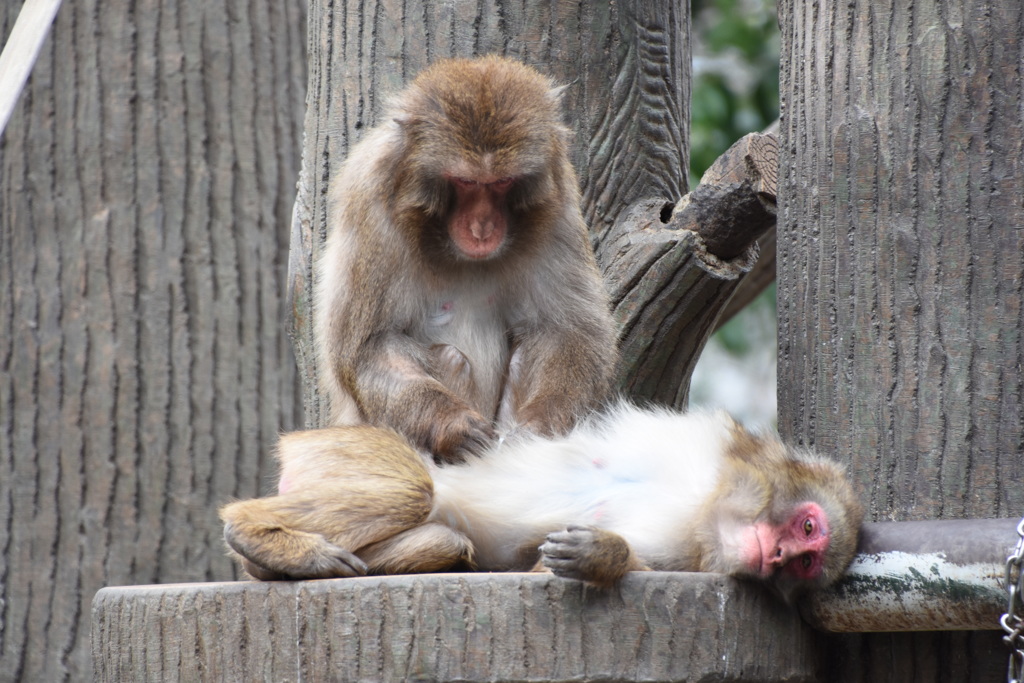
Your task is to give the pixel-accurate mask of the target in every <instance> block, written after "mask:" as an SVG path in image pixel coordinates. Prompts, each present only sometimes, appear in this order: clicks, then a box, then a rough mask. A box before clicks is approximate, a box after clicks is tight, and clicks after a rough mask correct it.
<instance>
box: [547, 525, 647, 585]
mask: <svg viewBox="0 0 1024 683" xmlns="http://www.w3.org/2000/svg"><path fill="white" fill-rule="evenodd" d="M540 554H541V557H540V564H541V565H542V566H543V567H544V568H546V569H550V570H551V571H552V572H554V573H555V575H557V576H561V577H564V578H567V579H579V580H580V581H586V582H587V583H592V584H594V585H596V586H600V587H602V588H607V587H609V586H612V585H613V584H615V583H616V582H617V581H619V580H620V579H621V578H622V577H623V576H625V575H626V572H632V571H649V570H650V568H649V567H648V566H647V565H645V564H644V563H643V562H642V561H641V560H640V558H639V557H637V556H636V553H635V552H633V549H632V548H630V547H629V544H628V543H627V542H626V539H624V538H623V537H622V536H619V535H618V534H616V533H613V532H611V531H607V530H605V529H599V528H597V527H593V526H570V527H569V528H567V529H565V530H564V531H556V532H554V533H551V534H548V536H547V540H546V541H545V542H544V544H543V545H541V547H540Z"/></svg>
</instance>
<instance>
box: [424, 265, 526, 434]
mask: <svg viewBox="0 0 1024 683" xmlns="http://www.w3.org/2000/svg"><path fill="white" fill-rule="evenodd" d="M496 299H497V294H496V293H495V292H494V290H493V288H482V287H479V286H475V283H471V284H469V285H467V286H465V287H460V288H458V289H455V290H451V291H447V292H444V293H442V294H440V295H437V296H435V297H433V298H432V299H431V300H430V301H429V302H428V303H427V304H426V305H427V308H428V312H427V315H426V316H425V320H424V323H423V325H422V328H421V329H420V330H419V331H418V336H419V337H420V338H421V339H422V341H423V342H424V343H425V344H426V345H428V346H431V345H434V344H446V345H449V346H453V347H455V348H456V349H458V350H459V351H460V352H461V353H462V354H463V355H464V356H466V358H467V359H468V360H469V363H470V367H471V372H472V381H473V385H474V387H475V391H474V392H473V394H472V395H470V396H464V397H463V398H464V399H466V400H467V402H469V403H470V405H472V406H473V408H475V409H476V410H477V411H478V412H479V413H480V414H481V415H484V416H486V417H490V418H493V417H494V416H495V414H496V413H497V408H498V400H499V398H500V395H501V388H502V382H503V381H504V377H505V369H506V368H507V366H508V358H509V349H508V343H509V342H508V331H507V329H506V328H507V325H506V323H505V321H504V320H503V319H502V317H501V316H500V315H499V308H500V307H499V306H498V305H497V301H496Z"/></svg>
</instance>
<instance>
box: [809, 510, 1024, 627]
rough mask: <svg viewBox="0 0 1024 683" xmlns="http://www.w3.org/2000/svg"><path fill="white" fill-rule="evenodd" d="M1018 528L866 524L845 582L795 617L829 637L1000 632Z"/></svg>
mask: <svg viewBox="0 0 1024 683" xmlns="http://www.w3.org/2000/svg"><path fill="white" fill-rule="evenodd" d="M1019 521H1020V519H1019V518H1013V519H965V520H934V521H926V522H875V523H867V524H865V525H864V526H863V528H862V530H861V538H860V544H859V545H858V548H857V556H856V557H855V558H854V560H853V564H851V565H850V569H849V570H848V572H847V574H846V576H845V577H844V578H843V579H842V580H840V581H839V583H837V584H836V585H835V586H833V587H832V588H830V589H829V590H827V591H822V592H821V593H819V594H817V595H815V596H812V597H811V598H809V599H808V600H806V601H805V602H804V604H803V605H802V606H801V610H800V611H801V613H802V614H803V616H804V618H805V619H806V620H807V621H808V622H810V623H811V624H812V625H813V626H815V627H817V628H819V629H821V630H823V631H833V632H870V631H971V630H989V629H998V628H999V618H1000V616H1001V615H1002V614H1003V613H1004V612H1005V611H1006V601H1007V588H1006V577H1005V570H1006V558H1007V557H1009V555H1010V553H1011V552H1012V551H1013V549H1014V547H1015V546H1016V543H1017V538H1018V537H1017V532H1016V528H1017V524H1018V523H1019Z"/></svg>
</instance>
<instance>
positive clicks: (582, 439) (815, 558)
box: [221, 403, 863, 602]
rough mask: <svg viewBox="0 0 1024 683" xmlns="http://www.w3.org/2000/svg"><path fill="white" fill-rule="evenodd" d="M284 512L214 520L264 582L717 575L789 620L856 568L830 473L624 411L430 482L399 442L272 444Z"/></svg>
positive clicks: (841, 493)
mask: <svg viewBox="0 0 1024 683" xmlns="http://www.w3.org/2000/svg"><path fill="white" fill-rule="evenodd" d="M278 457H279V460H280V463H281V480H280V487H279V494H278V495H276V496H272V497H268V498H261V499H254V500H248V501H240V502H235V503H231V504H229V505H226V506H225V507H224V508H223V509H222V510H221V518H222V519H223V520H224V523H225V527H224V536H225V539H226V540H227V543H228V545H229V546H230V548H231V549H232V550H233V551H234V552H236V553H237V554H238V555H240V556H241V561H242V565H243V567H244V568H245V569H246V571H248V572H249V573H250V574H251V575H253V576H254V577H256V578H261V579H275V578H295V579H308V578H327V577H345V576H358V575H363V574H367V573H374V574H393V573H407V572H430V571H439V570H444V569H449V568H452V567H456V566H466V565H468V566H473V567H476V568H478V569H482V570H528V569H531V568H534V567H536V566H538V561H539V565H540V566H541V567H543V568H546V569H547V570H550V571H552V572H554V573H555V574H557V575H559V576H563V577H568V578H574V579H581V580H583V581H587V582H589V583H592V584H595V585H598V586H608V585H611V584H613V583H614V582H616V581H617V580H619V579H620V578H621V577H622V576H623V575H624V574H625V573H626V572H628V571H632V570H646V569H656V570H671V571H708V572H723V573H727V574H731V575H733V576H737V577H748V578H753V579H758V580H762V581H764V582H766V583H768V584H769V585H770V586H771V587H772V588H773V589H774V590H775V591H776V592H777V593H778V594H779V595H781V596H782V597H783V599H785V600H786V601H788V602H791V601H792V599H793V597H794V596H795V595H797V594H798V593H800V592H802V591H803V590H805V589H817V588H820V587H823V586H825V585H828V584H830V583H832V582H833V581H835V580H836V579H837V578H839V576H840V575H841V574H842V572H843V571H844V570H845V569H846V567H847V565H848V564H849V563H850V561H851V559H852V558H853V555H854V552H855V549H856V546H857V535H858V531H859V527H860V523H861V519H862V514H863V513H862V510H861V506H860V505H859V503H858V502H857V500H856V498H855V496H854V494H853V491H852V489H851V487H850V485H849V483H848V481H847V480H846V478H845V476H844V473H843V470H842V468H841V467H840V466H839V465H838V464H836V463H835V462H832V461H830V460H828V459H825V458H822V457H820V456H817V455H814V454H813V453H811V452H809V451H807V450H803V449H795V448H790V447H788V446H786V445H784V444H783V443H782V442H781V441H779V440H778V439H777V438H775V437H772V436H762V435H754V434H752V433H750V432H749V431H747V430H746V429H744V428H743V427H742V426H740V425H739V424H738V423H736V422H735V421H734V420H733V419H732V418H730V417H729V416H728V415H727V414H725V413H723V412H717V413H703V412H695V413H678V412H674V411H670V410H665V409H639V408H637V407H634V406H632V405H629V404H626V403H621V404H619V405H617V406H615V407H613V408H612V409H610V410H609V411H607V412H606V413H604V414H601V415H596V416H593V417H591V418H590V419H588V420H586V421H584V422H583V423H582V424H580V425H578V426H577V427H576V428H575V429H574V430H573V431H572V432H570V433H569V434H568V435H566V436H564V437H542V436H538V435H532V434H528V433H523V434H517V435H514V436H513V437H511V438H509V439H507V440H505V441H504V442H501V443H498V444H496V445H494V446H492V447H491V449H490V450H489V451H487V452H485V453H484V454H483V455H482V456H481V457H479V458H471V459H470V460H469V461H468V462H465V463H463V464H460V465H452V466H446V467H437V466H436V465H434V464H433V461H432V460H431V458H430V457H429V456H427V455H426V454H425V453H424V454H421V453H419V452H417V451H416V450H414V449H413V448H412V447H411V446H410V445H409V443H408V442H407V441H406V440H405V439H404V438H402V437H400V436H399V435H397V434H396V433H394V432H390V431H386V430H382V429H378V428H374V427H369V426H358V427H334V428H327V429H319V430H311V431H305V432H295V433H292V434H287V435H285V436H284V437H283V438H282V439H281V443H280V447H279V450H278Z"/></svg>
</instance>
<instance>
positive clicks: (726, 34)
mask: <svg viewBox="0 0 1024 683" xmlns="http://www.w3.org/2000/svg"><path fill="white" fill-rule="evenodd" d="M691 4H692V9H693V74H694V81H693V94H692V101H691V108H692V110H691V119H690V127H691V128H690V130H691V137H690V187H691V188H693V187H696V185H697V182H698V181H699V180H700V177H701V175H703V173H704V171H705V170H706V169H707V168H708V166H710V165H711V164H712V162H714V160H715V159H716V158H718V156H719V155H720V154H722V152H724V151H725V150H726V149H728V147H729V145H731V144H732V143H734V142H735V141H736V140H738V139H739V138H741V137H743V136H744V135H746V134H747V133H750V132H752V131H760V130H763V129H764V128H766V127H767V126H768V125H769V124H771V123H772V122H773V121H774V120H775V119H776V118H777V117H778V115H779V24H778V20H777V17H776V13H775V0H691ZM775 349H776V325H775V284H774V283H773V284H772V285H771V286H770V287H768V289H767V290H765V291H764V292H763V293H762V294H761V296H759V297H758V298H757V299H756V300H754V301H753V302H752V303H751V304H750V305H749V306H748V307H747V308H746V309H744V310H743V311H742V312H741V313H740V314H739V315H737V316H736V317H735V318H733V319H732V320H731V321H729V323H728V324H726V325H725V326H724V327H723V328H722V329H721V330H719V331H718V332H717V333H716V334H715V335H714V336H713V337H712V338H711V341H710V342H709V343H708V345H707V348H706V349H705V350H704V354H703V355H702V356H701V358H700V361H699V362H698V364H697V368H696V370H695V371H694V373H693V382H692V385H691V388H690V405H691V407H720V408H725V409H726V410H728V411H729V412H731V413H732V414H733V415H735V416H736V417H737V418H739V419H740V420H741V421H742V422H743V423H744V424H746V425H747V426H750V427H772V428H774V427H775V423H776V408H775V406H776V404H775V361H776V352H775Z"/></svg>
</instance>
